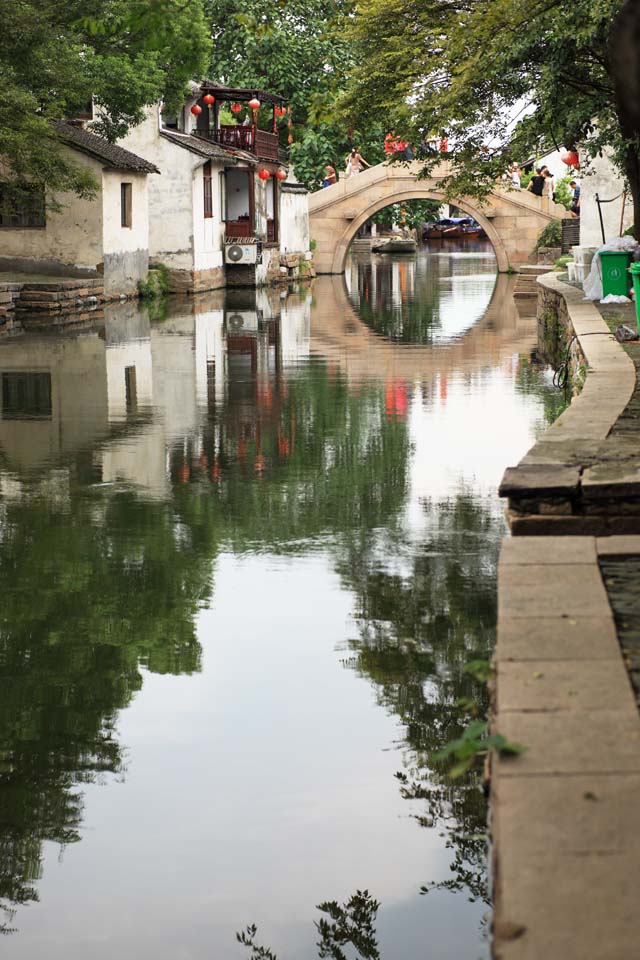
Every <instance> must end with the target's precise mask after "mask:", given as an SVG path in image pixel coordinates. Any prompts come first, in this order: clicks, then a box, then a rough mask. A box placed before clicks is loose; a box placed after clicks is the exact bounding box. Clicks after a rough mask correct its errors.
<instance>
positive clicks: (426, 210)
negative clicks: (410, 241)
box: [371, 200, 442, 230]
mask: <svg viewBox="0 0 640 960" xmlns="http://www.w3.org/2000/svg"><path fill="white" fill-rule="evenodd" d="M441 206H442V204H441V203H440V201H439V200H405V201H404V203H392V204H391V205H390V206H388V207H385V208H384V209H383V210H380V211H379V212H378V213H374V215H373V216H372V217H371V221H372V223H377V224H380V226H383V227H391V226H393V224H398V225H400V226H407V227H410V228H412V229H415V230H420V229H421V227H422V226H423V224H425V223H427V222H428V221H429V220H436V219H437V218H438V216H439V214H440V208H441Z"/></svg>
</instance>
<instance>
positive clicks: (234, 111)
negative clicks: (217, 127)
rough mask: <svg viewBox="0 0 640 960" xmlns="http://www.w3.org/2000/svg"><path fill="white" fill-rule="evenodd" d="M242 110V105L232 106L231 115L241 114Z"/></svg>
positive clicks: (234, 104)
mask: <svg viewBox="0 0 640 960" xmlns="http://www.w3.org/2000/svg"><path fill="white" fill-rule="evenodd" d="M241 110H242V105H241V104H240V103H232V104H231V113H240V111H241Z"/></svg>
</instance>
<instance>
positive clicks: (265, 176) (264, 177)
mask: <svg viewBox="0 0 640 960" xmlns="http://www.w3.org/2000/svg"><path fill="white" fill-rule="evenodd" d="M258 176H259V177H260V179H261V180H268V179H269V177H270V176H271V174H270V173H269V171H268V170H265V169H264V167H263V168H262V169H261V170H258Z"/></svg>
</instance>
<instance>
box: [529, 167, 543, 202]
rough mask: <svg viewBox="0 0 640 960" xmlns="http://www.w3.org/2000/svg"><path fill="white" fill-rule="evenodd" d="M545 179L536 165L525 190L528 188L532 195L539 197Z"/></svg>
mask: <svg viewBox="0 0 640 960" xmlns="http://www.w3.org/2000/svg"><path fill="white" fill-rule="evenodd" d="M545 179H546V178H545V177H544V175H543V173H542V171H541V170H540V168H539V167H538V168H537V169H536V172H535V173H534V175H533V176H532V177H531V180H530V181H529V186H528V187H527V190H529V191H530V192H531V193H532V194H533V195H534V196H536V197H541V196H542V193H543V191H544V185H545Z"/></svg>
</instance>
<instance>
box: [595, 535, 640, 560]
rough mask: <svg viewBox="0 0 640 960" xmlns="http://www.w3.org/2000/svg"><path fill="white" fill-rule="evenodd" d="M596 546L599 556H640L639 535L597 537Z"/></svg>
mask: <svg viewBox="0 0 640 960" xmlns="http://www.w3.org/2000/svg"><path fill="white" fill-rule="evenodd" d="M596 546H597V550H598V555H599V556H605V557H622V556H625V555H627V556H629V555H631V556H640V537H633V536H621V537H598V539H597V541H596Z"/></svg>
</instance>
